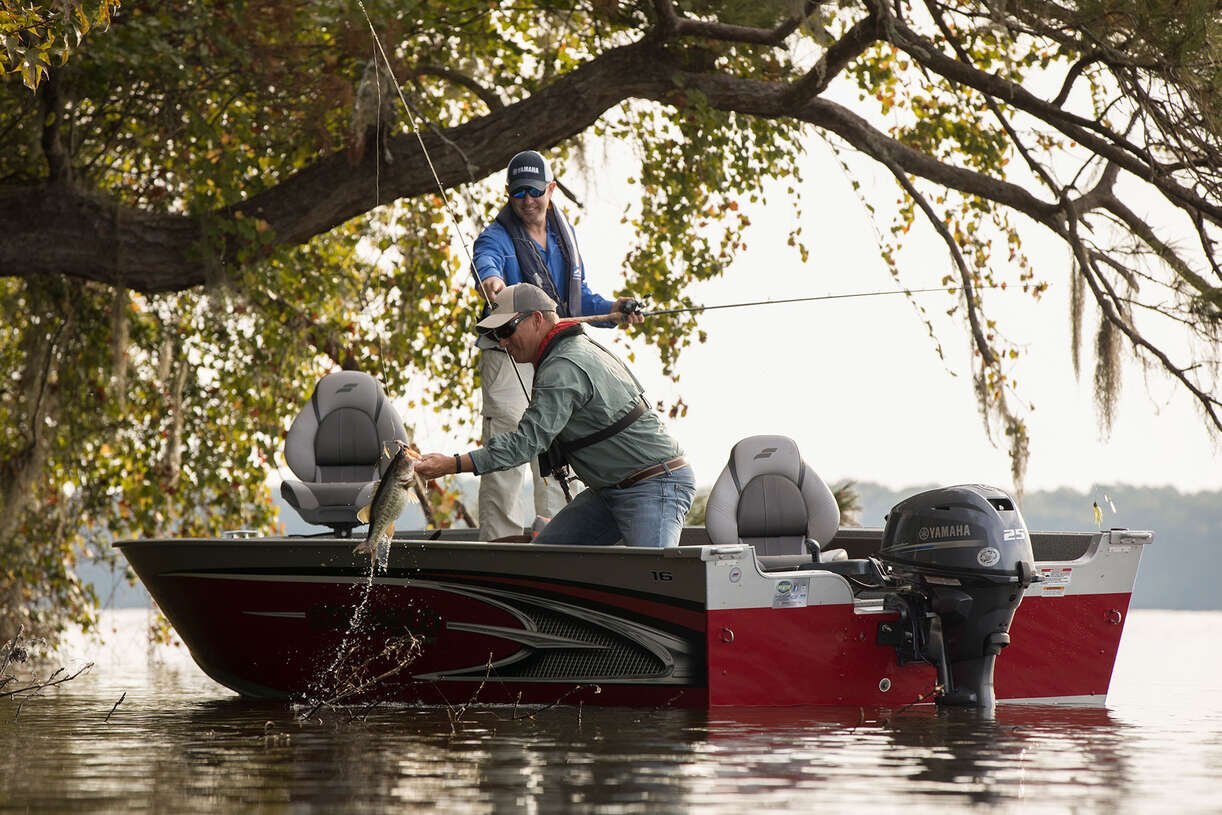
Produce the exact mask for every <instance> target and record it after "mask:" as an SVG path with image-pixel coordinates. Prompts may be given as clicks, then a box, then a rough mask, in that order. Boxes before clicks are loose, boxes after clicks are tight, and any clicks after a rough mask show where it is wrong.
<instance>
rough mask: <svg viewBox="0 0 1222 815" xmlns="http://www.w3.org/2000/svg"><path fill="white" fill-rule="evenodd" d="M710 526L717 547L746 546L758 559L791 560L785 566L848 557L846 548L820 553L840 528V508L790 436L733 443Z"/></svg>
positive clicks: (712, 499)
mask: <svg viewBox="0 0 1222 815" xmlns="http://www.w3.org/2000/svg"><path fill="white" fill-rule="evenodd" d="M705 527H706V528H707V529H708V533H709V540H710V541H711V542H712V543H713V544H714V545H715V546H724V545H732V544H739V543H741V544H747V545H750V546H754V547H755V553H756V555H757V556H760V555H762V556H766V557H767V556H788V557H787V559H786V563H788V561H789V560H793V556H799V557H801V556H809V557H810V558H811V560H810V561H807V562H813V561H829V560H844V559H846V558H847V557H848V554H847V553H846V552H845V551H844V550H843V549H835V550H831V551H827V552H823V551H821V547H822V546H823V545H824V544H825V543H827V542H828V541H830V540H831V539H832V538H833V537H834V536H835V534H836V530H837V529H839V528H840V507H839V506H837V505H836V497H835V496H834V495H832V491H831V489H830V488H829V487H828V486H827V484H826V483H824V481H823V479H822V478H820V477H819V475H818V474H817V473H816V472H815V471H814V470H813V469H812V468H811V466H810V465H809V464H807V463H806V462H805V461H803V459H802V456H801V454H800V453H799V452H798V445H797V444H796V443H795V442H794V440H793V439H791V438H788V437H786V436H749V437H748V438H745V439H743V440H742V441H740V442H738V444H735V445H734V448H733V449H732V450H731V451H730V461H729V462H728V463H727V464H726V466H725V469H724V470H722V471H721V475H720V476H719V477H718V478H717V482H716V483H715V484H714V485H713V490H712V492H710V493H709V501H708V508H707V510H706V512H705ZM787 568H793V565H792V564H790V565H788V566H787Z"/></svg>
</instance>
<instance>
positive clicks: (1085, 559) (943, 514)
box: [119, 372, 1153, 708]
mask: <svg viewBox="0 0 1222 815" xmlns="http://www.w3.org/2000/svg"><path fill="white" fill-rule="evenodd" d="M343 373H345V374H347V373H350V372H343ZM336 376H339V374H332V375H331V377H336ZM324 382H327V380H326V379H324ZM353 383H356V384H355V386H354V387H349V388H348V390H347V391H343V390H342V389H343V388H345V387H348V385H352V384H353ZM322 385H323V383H320V388H319V389H316V392H315V396H314V398H313V399H312V400H311V407H310V408H309V409H308V410H306V411H303V416H305V417H306V418H305V419H302V418H301V417H299V422H295V423H294V429H293V430H290V433H289V439H288V443H287V444H288V447H287V450H286V458H287V459H288V460H289V462H290V464H291V465H293V469H294V472H297V473H300V472H308V473H312V474H313V475H314V476H315V477H316V479H317V481H318V483H317V484H314V485H313V486H311V485H310V484H309V483H307V482H299V483H295V484H288V485H286V487H285V495H286V496H294V495H295V496H296V498H295V499H291V500H296V501H297V502H298V503H301V504H302V505H303V506H302V507H301V510H302V513H303V516H307V517H309V518H313V519H315V522H320V523H325V524H327V525H328V526H330V530H329V531H324V532H323V533H322V534H320V535H317V536H263V537H260V536H254V535H253V533H250V532H247V531H242V530H237V531H235V532H233V533H229V534H226V535H225V536H223V537H221V538H207V539H203V538H190V539H159V540H133V541H126V542H123V543H120V544H119V548H120V549H121V550H122V552H123V554H124V555H125V556H126V558H127V559H128V561H129V562H130V564H131V566H132V568H133V569H134V570H135V572H136V574H137V575H138V576H139V578H140V580H141V581H142V582H143V583H144V585H145V586H146V587H147V588H148V590H149V592H150V594H151V595H152V596H153V598H154V600H155V601H156V602H157V604H158V606H159V607H160V608H161V609H162V611H163V612H164V613H165V615H166V617H167V618H168V619H169V621H170V623H171V624H172V625H173V626H174V629H175V630H176V631H177V633H178V634H179V636H180V637H181V638H182V640H183V642H184V643H185V644H186V645H187V647H188V648H189V649H190V652H191V654H192V656H193V657H194V659H195V661H196V663H198V665H199V667H200V668H201V669H203V671H204V672H205V673H207V674H208V675H209V676H210V677H212V678H213V679H214V680H216V681H217V682H219V683H220V684H222V685H224V686H225V687H227V688H230V689H232V690H234V691H236V692H237V693H239V694H241V695H243V696H247V697H253V698H259V699H281V700H296V701H302V702H307V703H308V702H320V703H321V702H334V703H351V704H370V703H376V702H383V701H385V702H398V703H425V704H449V705H462V704H470V703H477V704H522V705H540V704H543V705H546V704H556V703H561V704H571V705H576V704H594V705H626V706H650V707H652V706H682V707H723V706H793V705H828V706H841V705H851V706H868V707H881V708H897V707H901V706H906V705H910V704H914V703H931V704H932V703H938V704H943V705H963V706H972V707H979V708H991V707H992V706H993V705H994V704H997V703H1002V704H1005V703H1018V702H1026V703H1039V704H1073V705H1091V706H1098V705H1102V704H1103V703H1104V702H1105V700H1106V698H1107V692H1108V686H1109V683H1110V681H1111V674H1112V668H1113V665H1114V663H1115V659H1116V653H1117V650H1118V648H1119V645H1120V640H1121V635H1122V634H1123V631H1124V623H1125V620H1126V617H1127V615H1128V610H1129V601H1130V597H1131V594H1132V591H1133V586H1134V582H1135V580H1136V575H1137V569H1138V563H1139V561H1140V559H1141V555H1142V551H1143V549H1144V547H1145V546H1146V545H1148V544H1149V543H1151V541H1152V539H1153V535H1152V534H1151V533H1150V532H1147V531H1136V530H1124V529H1112V530H1105V531H1089V532H1047V533H1041V532H1034V533H1033V532H1029V531H1028V530H1027V528H1026V525H1025V524H1024V523H1023V520H1022V516H1021V513H1020V512H1019V510H1018V508H1017V507H1016V506H1015V504H1014V502H1013V501H1012V499H1011V498H1010V497H1009V496H1008V495H1006V494H1005V493H1004V492H1002V491H1001V490H997V489H994V488H991V487H986V486H982V485H972V484H968V485H958V486H953V487H948V488H945V489H939V490H933V491H929V492H925V493H921V494H919V495H915V496H912V497H911V498H908V499H906V500H905V501H902V502H900V503H899V504H897V505H896V507H895V508H893V509H892V511H891V513H889V515H888V518H887V524H886V527H885V528H884V529H860V528H847V527H844V528H842V527H840V525H839V521H840V516H839V512H838V511H837V510H836V508H835V501H834V499H832V497H831V492H830V490H828V488H827V486H826V484H825V483H824V482H823V481H822V479H820V478H819V477H818V475H817V474H816V473H815V472H814V470H813V469H812V468H811V467H810V466H809V465H807V464H806V463H805V462H804V461H803V460H802V459H801V457H800V456H799V455H798V453H797V450H796V445H794V444H793V442H792V441H791V440H789V439H786V438H784V437H781V436H755V437H751V438H748V439H744V440H742V441H740V442H739V443H738V444H737V445H735V447H734V448H733V450H732V451H731V454H730V459H729V463H728V464H727V468H726V471H725V472H723V473H722V475H721V477H720V478H719V479H718V480H717V484H716V485H715V486H714V488H713V493H712V495H711V496H710V499H709V514H708V520H707V523H706V525H704V526H700V527H689V528H686V529H684V531H683V534H682V537H681V539H680V542H679V545H678V546H676V547H672V548H667V549H642V548H632V547H627V546H597V547H595V546H552V545H538V544H533V543H529V542H522V541H517V540H514V541H500V542H481V541H479V540H478V530H472V529H436V530H417V531H400V532H397V533H396V534H395V535H394V537H393V540H392V541H391V544H390V546H389V549H388V551H386V552H384V562H383V563H382V565H381V566H380V567H379V566H378V564H377V563H376V562H375V561H371V559H370V557H368V556H365V555H356V554H354V553H353V551H352V550H353V545H354V543H355V542H356V540H354V539H353V538H352V537H351V532H352V529H353V528H355V526H356V522H355V520H354V519H353V518H352V517H350V516H345V515H344V514H343V513H342V512H339V511H337V510H335V509H334V507H332V508H331V509H328V508H327V507H326V506H323V505H321V504H319V503H318V501H317V500H316V499H317V496H318V495H322V494H324V493H325V494H326V495H330V496H331V497H332V498H334V497H335V495H336V493H337V490H338V488H337V487H335V483H340V482H326V478H327V472H326V471H327V468H331V469H332V470H333V473H332V475H334V474H335V473H339V474H340V475H341V476H342V477H344V478H351V477H352V473H353V470H352V467H354V466H355V465H354V464H353V463H352V461H349V460H346V459H344V458H343V455H341V454H340V450H339V448H341V447H346V448H350V449H356V448H360V450H361V451H362V452H361V454H362V455H364V456H365V457H366V458H368V456H369V454H370V452H369V447H370V442H369V441H368V440H365V441H357V442H356V443H354V442H353V439H354V438H357V439H359V438H360V436H359V434H354V432H353V428H354V427H357V426H359V425H360V422H356V423H354V421H353V416H352V415H351V414H347V415H346V417H345V418H343V420H342V422H340V423H341V424H342V425H343V434H342V437H343V438H344V439H345V440H346V441H345V443H344V444H343V445H339V446H338V447H337V446H336V444H334V443H333V442H334V438H332V439H331V440H330V441H327V440H326V438H325V437H327V435H328V427H329V426H330V427H332V429H334V426H336V422H338V421H339V420H336V422H333V421H332V419H333V417H334V416H337V415H341V414H344V411H345V410H346V408H344V407H343V406H342V405H351V404H354V403H355V401H359V400H360V399H359V398H363V399H364V402H365V407H363V408H362V409H361V410H362V411H363V412H364V413H366V414H367V415H368V416H369V417H370V418H371V419H373V417H374V416H375V415H376V416H377V419H376V420H374V425H375V427H376V425H377V422H378V421H380V420H381V418H382V415H383V411H387V410H391V409H390V408H389V406H388V405H384V404H382V405H378V404H375V403H377V402H378V398H377V395H378V394H380V387H379V388H377V389H376V391H377V393H376V394H374V396H372V397H371V395H370V394H371V391H370V388H371V387H372V386H370V385H369V383H368V382H367V381H365V380H359V379H352V380H349V381H345V380H343V379H339V380H332V381H330V382H327V388H326V390H328V391H329V392H339V393H338V396H336V397H335V398H331V397H328V396H326V395H325V394H324V396H323V397H322V398H320V397H319V393H320V392H321V391H322V390H324V389H323V387H322ZM362 394H363V396H362ZM358 397H359V398H358ZM345 400H347V401H345ZM336 405H340V406H339V407H336ZM299 423H300V425H299ZM329 423H330V424H329ZM389 424H390V425H391V426H392V429H391V430H389V431H387V432H389V433H391V434H392V435H393V433H394V430H393V424H394V422H393V421H391V422H390V423H389ZM400 427H401V425H400ZM295 431H300V432H295ZM375 436H376V434H375ZM370 438H374V437H370ZM303 439H304V441H303ZM320 439H322V441H320ZM328 445H329V447H328ZM374 446H375V447H376V444H374ZM295 448H296V453H294V452H293V450H294V449H295ZM307 449H308V450H310V451H313V453H318V455H317V456H313V453H311V455H308V456H306V458H307V459H310V460H309V461H306V462H304V463H303V461H302V456H303V455H306V454H305V453H304V452H303V451H304V450H307ZM319 451H325V452H319ZM311 456H313V457H312V458H311ZM319 461H327V462H330V463H329V464H321V465H320V464H319ZM366 463H367V464H368V462H366ZM298 464H300V465H301V467H300V469H299V468H298V466H296V465H298ZM307 465H309V466H307ZM372 466H374V467H375V468H376V466H377V464H376V461H375V463H373V464H372ZM345 468H347V469H345ZM375 474H376V473H375ZM342 483H345V484H349V487H348V488H347V489H348V491H349V498H350V501H351V502H352V503H356V502H357V501H359V500H362V496H365V497H367V496H368V495H369V493H370V491H371V490H370V485H369V483H368V482H365V483H361V482H360V481H359V480H358V481H347V482H342ZM319 484H324V485H327V489H326V490H321V489H319V490H318V491H316V492H315V493H313V494H312V493H311V492H310V490H311V489H314V488H315V487H318V486H319ZM339 491H340V492H342V490H339ZM310 495H313V496H314V497H313V498H309V497H308V496H310ZM352 509H353V510H355V507H353V508H352ZM321 518H325V519H327V520H321V521H320V520H319V519H321ZM524 532H525V530H524ZM528 540H529V538H528V537H524V538H523V541H528Z"/></svg>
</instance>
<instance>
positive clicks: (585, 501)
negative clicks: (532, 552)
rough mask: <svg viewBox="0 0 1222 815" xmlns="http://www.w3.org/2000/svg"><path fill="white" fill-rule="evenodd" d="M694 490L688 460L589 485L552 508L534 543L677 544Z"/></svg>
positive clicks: (587, 544) (693, 480)
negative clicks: (630, 480)
mask: <svg viewBox="0 0 1222 815" xmlns="http://www.w3.org/2000/svg"><path fill="white" fill-rule="evenodd" d="M695 495H696V479H695V476H694V475H693V474H692V468H691V467H688V466H684V467H680V468H679V469H677V470H672V471H670V472H666V473H662V474H661V475H655V476H654V477H653V478H647V479H645V480H644V481H638V482H637V483H635V484H633V485H632V486H631V487H625V488H624V489H616V488H614V487H606V488H604V489H600V490H594V489H589V490H586V491H585V492H582V493H579V494H578V495H577V497H576V498H574V499H573V501H572V503H570V504H569V505H568V506H566V507H565V508H564V509H562V510H560V512H558V513H556V517H555V518H552V520H551V523H549V524H548V525H547V526H545V527H544V528H543V531H542V532H540V533H539V537H537V538H535V543H553V544H565V545H586V546H610V545H611V544H614V543H619V542H620V541H621V540H622V541H623V542H624V543H625V544H627V545H628V546H652V547H655V548H659V549H660V548H663V547H666V546H678V545H679V533H680V532H681V531H682V530H683V519H684V518H685V517H687V511H688V510H689V509H690V508H691V506H692V498H693V497H694V496H695Z"/></svg>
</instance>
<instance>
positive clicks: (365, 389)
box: [284, 371, 407, 483]
mask: <svg viewBox="0 0 1222 815" xmlns="http://www.w3.org/2000/svg"><path fill="white" fill-rule="evenodd" d="M392 439H399V440H400V441H407V434H406V433H405V432H404V430H403V420H402V419H400V418H399V414H398V412H397V411H396V410H395V409H394V406H393V405H391V403H390V400H389V399H387V398H386V394H385V392H384V391H383V390H382V385H381V383H379V382H378V381H377V380H376V379H374V378H373V377H372V376H370V375H369V374H367V373H364V372H362V371H337V372H335V373H331V374H327V375H326V376H324V377H323V378H322V379H321V380H319V382H318V384H317V385H315V386H314V393H313V394H312V395H311V396H310V402H309V404H307V405H306V406H305V408H304V409H303V410H302V411H301V413H300V414H298V416H297V418H296V419H294V420H293V424H292V425H291V426H290V427H289V432H288V436H286V437H285V440H284V458H285V461H286V462H287V463H288V465H289V469H291V470H292V471H293V474H294V475H296V476H297V477H298V478H299V479H301V480H302V481H304V482H306V483H332V482H367V481H372V480H376V479H377V478H379V476H380V474H381V473H380V469H379V467H380V466H384V465H385V463H386V460H385V459H384V458H383V456H382V446H383V444H384V443H385V442H387V441H390V440H392Z"/></svg>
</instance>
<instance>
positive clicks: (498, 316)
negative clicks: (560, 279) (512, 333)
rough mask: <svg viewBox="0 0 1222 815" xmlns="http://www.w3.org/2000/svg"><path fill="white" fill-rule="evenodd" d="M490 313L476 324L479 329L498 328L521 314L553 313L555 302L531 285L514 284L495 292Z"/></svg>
mask: <svg viewBox="0 0 1222 815" xmlns="http://www.w3.org/2000/svg"><path fill="white" fill-rule="evenodd" d="M490 306H491V308H492V313H491V314H489V315H488V316H487V317H485V318H484V319H482V320H480V321H479V322H478V323H476V325H477V326H479V327H480V328H499V327H501V326H503V325H504V324H505V323H507V322H509V321H510V320H512V319H513V318H514V317H517V316H518V315H519V314H521V313H522V312H531V311H555V310H556V302H555V301H554V300H552V298H550V297H548V296H547V292H545V291H543V289H541V288H539V287H538V286H536V285H534V284H533V283H515V284H514V285H512V286H506V287H505V288H503V289H501V290H500V291H499V292H497V295H496V297H494V298H493V300H492V303H491V304H490Z"/></svg>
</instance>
